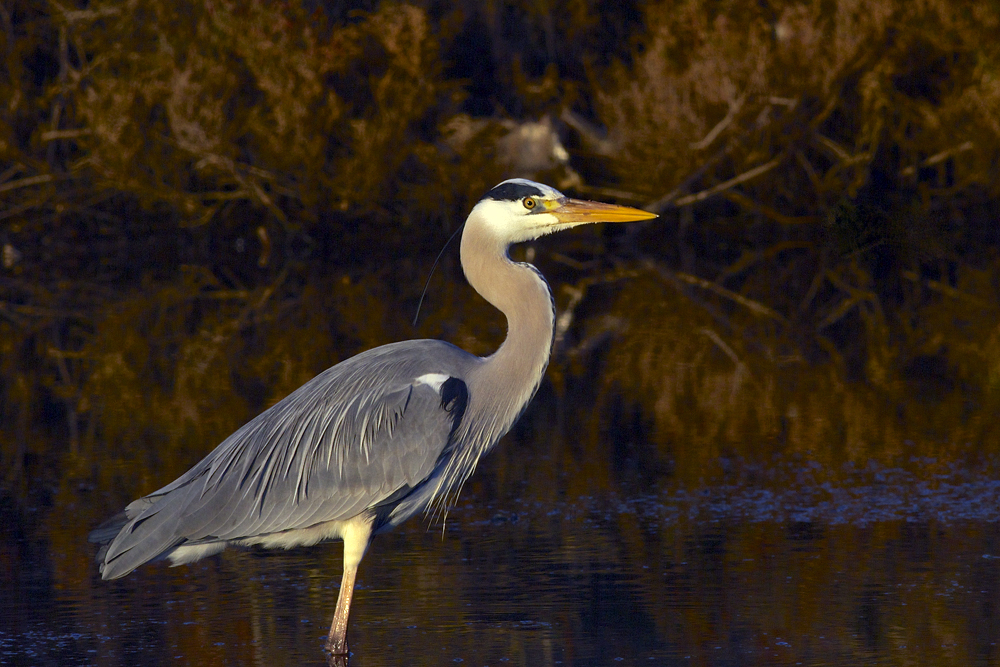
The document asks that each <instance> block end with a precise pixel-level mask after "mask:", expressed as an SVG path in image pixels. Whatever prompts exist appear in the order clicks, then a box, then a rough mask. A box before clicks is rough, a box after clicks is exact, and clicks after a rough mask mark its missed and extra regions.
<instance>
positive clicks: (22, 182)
mask: <svg viewBox="0 0 1000 667" xmlns="http://www.w3.org/2000/svg"><path fill="white" fill-rule="evenodd" d="M52 180H55V176H53V175H52V174H41V175H40V176H29V177H28V178H19V179H18V180H16V181H11V182H10V183H4V184H3V185H0V192H7V191H8V190H17V189H18V188H26V187H29V186H32V185H40V184H42V183H48V182H49V181H52Z"/></svg>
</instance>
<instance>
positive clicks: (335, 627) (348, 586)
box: [326, 563, 358, 655]
mask: <svg viewBox="0 0 1000 667" xmlns="http://www.w3.org/2000/svg"><path fill="white" fill-rule="evenodd" d="M357 574H358V566H357V565H355V566H354V567H347V565H346V563H345V565H344V576H343V578H342V579H341V580H340V595H339V596H338V597H337V611H336V612H335V613H334V615H333V623H332V624H331V625H330V635H329V636H328V637H327V638H326V650H328V651H329V652H330V653H332V654H333V655H347V617H348V615H349V614H350V613H351V598H352V597H354V579H355V577H356V576H357Z"/></svg>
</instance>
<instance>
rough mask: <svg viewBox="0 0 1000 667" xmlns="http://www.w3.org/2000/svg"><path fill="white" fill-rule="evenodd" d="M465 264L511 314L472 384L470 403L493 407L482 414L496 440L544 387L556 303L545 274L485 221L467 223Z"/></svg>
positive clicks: (472, 278)
mask: <svg viewBox="0 0 1000 667" xmlns="http://www.w3.org/2000/svg"><path fill="white" fill-rule="evenodd" d="M471 222H472V221H471V220H470V223H471ZM462 267H463V268H464V269H465V276H466V278H468V280H469V284H471V285H472V287H473V288H474V289H475V290H476V291H477V292H479V294H481V295H482V297H483V298H484V299H486V300H487V301H489V302H490V303H491V304H493V306H495V307H496V308H497V309H498V310H500V312H502V313H503V314H504V316H506V318H507V339H506V340H505V341H504V342H503V344H502V345H501V346H500V349H498V350H497V351H496V352H495V353H493V354H492V355H491V356H489V357H487V358H486V359H484V363H483V364H482V365H481V366H480V367H479V368H477V369H476V371H475V374H474V377H473V378H471V379H472V380H473V383H472V385H471V386H470V394H471V402H472V405H471V406H470V407H472V408H473V409H475V408H476V407H480V408H482V409H485V410H488V411H490V412H491V413H492V414H491V415H489V417H487V415H484V414H483V415H480V417H481V418H484V419H485V421H486V422H489V424H488V425H487V424H486V423H482V422H481V423H480V427H481V428H482V427H485V428H484V430H486V431H494V433H491V434H490V435H491V436H492V437H488V441H490V444H491V445H492V444H494V443H495V441H496V439H498V438H499V437H500V436H501V435H503V434H504V433H506V431H507V429H509V428H510V426H511V425H512V424H513V422H514V420H515V419H517V417H518V415H520V413H521V411H522V410H523V409H524V406H525V405H527V403H528V401H529V400H531V397H532V396H533V395H534V393H535V390H536V389H537V388H538V383H539V382H540V381H541V378H542V374H543V373H544V372H545V367H546V366H547V365H548V362H549V354H550V352H551V350H552V333H553V330H554V326H555V308H554V305H553V302H552V292H551V291H550V290H549V286H548V284H547V283H546V282H545V280H544V279H543V278H542V276H541V274H540V273H538V271H537V270H535V268H534V267H532V266H530V265H528V264H515V263H514V262H511V261H510V259H509V258H508V256H507V244H506V243H504V242H502V241H500V240H498V239H497V238H496V235H495V234H493V233H492V231H491V230H490V229H489V228H488V227H487V226H485V225H476V224H468V225H467V226H466V228H465V231H464V233H463V235H462ZM477 421H478V420H477ZM496 431H499V432H496Z"/></svg>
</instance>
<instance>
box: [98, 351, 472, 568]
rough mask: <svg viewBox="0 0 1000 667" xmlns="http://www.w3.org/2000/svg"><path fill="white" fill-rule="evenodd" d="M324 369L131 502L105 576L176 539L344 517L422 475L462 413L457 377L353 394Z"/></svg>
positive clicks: (352, 385) (372, 385)
mask: <svg viewBox="0 0 1000 667" xmlns="http://www.w3.org/2000/svg"><path fill="white" fill-rule="evenodd" d="M335 369H336V367H335ZM335 369H331V370H335ZM329 373H330V372H329V371H328V372H327V373H326V374H323V375H320V376H318V377H317V378H314V379H313V380H312V381H311V382H309V383H307V384H306V385H304V386H303V387H302V388H300V389H299V390H298V391H296V392H295V393H293V394H292V395H290V396H289V397H287V398H286V399H285V400H283V401H281V402H280V403H278V404H277V405H275V406H274V407H272V408H271V409H270V410H268V411H266V412H264V413H263V414H261V415H260V416H258V417H257V418H256V419H254V420H252V421H250V422H249V423H247V424H246V425H245V426H244V427H243V428H241V429H240V430H238V431H236V432H235V433H234V434H233V435H231V436H230V437H229V438H227V439H226V440H225V441H224V442H223V443H222V444H221V445H219V447H217V448H216V449H215V451H213V452H212V453H211V454H210V455H209V456H208V457H206V458H205V459H204V460H202V461H201V462H200V463H199V464H197V465H196V466H195V467H194V468H192V469H191V470H190V471H188V473H186V474H185V475H183V476H182V477H180V478H179V479H177V480H176V481H175V482H173V483H172V484H169V485H167V486H165V487H164V488H162V489H160V490H159V491H157V492H155V493H153V494H151V495H149V496H146V497H145V498H141V499H139V500H137V501H135V502H134V503H132V504H131V505H129V507H128V508H126V517H125V518H126V519H127V520H128V523H127V524H125V525H124V527H123V528H122V530H121V531H120V532H119V533H118V534H117V536H116V537H115V538H114V540H113V541H112V542H111V543H110V545H109V546H108V548H107V551H106V552H105V553H104V554H103V560H104V565H103V567H102V573H103V575H104V578H105V579H112V578H115V577H119V576H124V575H125V574H128V573H129V572H131V571H132V570H133V569H135V568H136V567H138V566H139V565H141V564H142V563H144V562H147V561H149V560H153V559H156V558H157V557H161V556H163V555H166V554H167V553H168V552H169V551H170V550H172V549H173V548H175V547H177V546H180V545H184V544H204V543H209V542H224V541H228V540H239V539H246V538H250V537H255V536H260V535H266V534H270V533H275V532H281V531H287V530H295V529H301V528H307V527H310V526H314V525H316V524H319V523H322V522H325V521H335V520H344V519H349V518H352V517H355V516H357V515H359V514H361V513H362V512H364V511H365V510H367V509H370V508H373V507H376V506H378V505H380V504H383V503H387V502H393V501H398V500H399V499H401V498H403V497H405V496H406V495H407V493H408V492H409V491H410V490H412V489H413V488H415V487H418V486H419V485H420V484H421V483H422V482H424V481H425V480H426V479H428V478H429V477H430V476H431V475H432V474H433V473H434V471H435V468H436V466H437V463H438V460H439V458H441V457H442V455H443V454H445V453H446V451H447V450H448V448H449V446H450V442H451V435H452V433H453V432H454V429H455V426H456V425H457V423H458V421H460V420H461V417H462V413H463V412H464V408H465V405H466V403H467V400H468V393H467V390H466V387H465V384H464V382H462V381H461V380H459V379H458V378H453V377H449V376H446V375H443V374H442V375H435V376H433V377H434V378H437V379H438V381H437V382H432V383H430V384H428V383H426V382H421V381H419V380H416V379H413V380H409V381H405V382H404V381H398V380H397V381H395V382H387V383H381V382H377V381H376V382H365V383H364V384H368V387H366V388H363V387H359V386H357V385H358V383H357V382H351V381H350V378H347V379H346V381H345V378H343V377H341V374H334V375H333V376H330V377H327V376H328V374H329ZM410 377H411V378H412V377H413V376H412V375H411V376H410ZM100 530H101V529H98V531H100ZM98 531H95V534H96V533H97V532H98ZM105 532H108V531H107V530H105Z"/></svg>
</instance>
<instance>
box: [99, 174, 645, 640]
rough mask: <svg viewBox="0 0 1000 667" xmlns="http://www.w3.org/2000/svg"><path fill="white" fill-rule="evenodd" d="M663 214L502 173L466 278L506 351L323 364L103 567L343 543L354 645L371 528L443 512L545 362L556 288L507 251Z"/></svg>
mask: <svg viewBox="0 0 1000 667" xmlns="http://www.w3.org/2000/svg"><path fill="white" fill-rule="evenodd" d="M655 217H656V215H655V214H653V213H648V212H646V211H642V210H639V209H634V208H629V207H626V206H617V205H613V204H602V203H597V202H588V201H582V200H577V199H570V198H568V197H566V196H564V195H563V194H562V193H561V192H559V191H558V190H555V189H553V188H551V187H549V186H547V185H542V184H540V183H535V182H532V181H529V180H525V179H512V180H508V181H504V182H503V183H500V184H499V185H497V186H496V187H494V188H493V189H492V190H490V191H489V192H487V193H486V195H485V196H484V197H483V198H482V200H480V201H479V203H477V204H476V206H475V207H474V208H473V209H472V212H471V213H470V214H469V217H468V220H467V221H466V223H465V229H464V231H463V232H462V243H461V261H462V268H463V270H464V271H465V275H466V278H467V279H468V281H469V283H470V284H471V285H472V287H473V288H474V289H475V290H476V291H477V292H479V294H480V295H482V297H483V298H485V299H486V300H487V301H488V302H489V303H491V304H492V305H493V306H495V307H496V308H497V309H499V310H500V311H501V312H503V314H504V315H505V316H506V318H507V338H506V340H505V341H504V342H503V344H502V345H501V346H500V348H499V349H498V350H497V351H496V352H494V353H493V354H492V355H490V356H488V357H485V358H483V357H478V356H475V355H472V354H469V353H468V352H465V351H463V350H461V349H459V348H458V347H455V346H454V345H451V344H449V343H446V342H443V341H439V340H410V341H404V342H400V343H393V344H390V345H384V346H382V347H378V348H375V349H372V350H368V351H367V352H362V353H361V354H358V355H357V356H355V357H352V358H350V359H347V360H346V361H343V362H341V363H339V364H337V365H336V366H334V367H332V368H330V369H328V370H326V371H324V372H323V373H320V374H319V375H317V376H316V377H315V378H313V379H312V380H310V381H309V382H307V383H306V384H304V385H303V386H302V387H300V388H299V389H298V390H296V391H295V392H293V393H292V394H290V395H289V396H287V397H286V398H285V399H283V400H282V401H280V402H278V403H276V404H275V405H274V406H272V407H271V408H269V409H268V410H266V411H265V412H263V413H261V414H260V415H258V416H257V417H256V418H254V419H252V420H251V421H250V422H248V423H247V424H245V425H244V426H243V427H242V428H240V429H239V430H237V431H236V432H235V433H233V434H232V435H231V436H229V437H228V438H226V440H224V441H223V442H222V443H221V444H220V445H219V446H218V447H216V448H215V449H214V450H213V451H212V452H211V453H210V454H209V455H208V456H206V457H205V458H204V459H202V460H201V461H200V462H199V463H198V464H196V465H195V466H194V467H193V468H191V469H190V470H189V471H188V472H186V473H184V474H183V475H181V476H180V477H179V478H178V479H177V480H175V481H173V482H171V483H170V484H168V485H166V486H164V487H163V488H162V489H160V490H159V491H155V492H153V493H151V494H149V495H148V496H145V497H143V498H139V499H138V500H136V501H134V502H132V503H131V504H129V505H128V506H127V507H126V508H125V510H124V511H123V512H121V513H120V514H118V515H117V516H115V517H113V518H112V519H110V520H109V521H108V522H106V523H105V524H103V525H102V526H100V527H99V528H97V529H96V530H94V531H93V532H92V533H91V534H90V541H91V542H97V543H100V544H101V545H102V546H101V548H100V550H99V552H98V555H97V560H98V563H99V564H100V571H101V575H102V577H103V578H104V579H117V578H119V577H123V576H125V575H127V574H129V573H130V572H132V571H133V570H135V569H136V568H137V567H139V566H140V565H142V564H143V563H147V562H150V561H156V560H163V559H169V560H170V561H171V562H172V564H174V565H180V564H183V563H190V562H193V561H196V560H199V559H201V558H204V557H206V556H209V555H211V554H215V553H218V552H220V551H222V550H223V549H225V548H226V547H227V546H230V545H233V546H250V545H260V546H262V547H268V548H277V547H280V548H285V549H290V548H292V547H297V546H303V545H312V544H316V543H317V542H321V541H324V540H331V539H340V540H342V541H343V543H344V571H343V579H342V581H341V586H340V593H339V596H338V599H337V606H336V610H335V613H334V617H333V623H332V624H331V627H330V634H329V636H328V638H327V644H326V646H327V649H328V650H329V651H330V652H331V654H333V655H342V654H346V653H347V618H348V614H349V612H350V606H351V597H352V595H353V591H354V580H355V576H356V575H357V571H358V565H359V563H360V562H361V559H362V557H363V556H364V555H365V551H366V550H367V549H368V546H369V544H370V542H371V540H372V537H373V536H374V535H375V534H377V533H381V532H384V531H387V530H389V529H391V528H393V527H394V526H397V525H399V524H400V523H402V522H403V521H405V520H406V519H408V518H410V517H411V516H413V515H414V514H417V513H419V512H433V511H435V510H441V509H446V508H447V505H448V503H449V502H450V501H452V500H453V499H454V497H455V495H457V493H458V492H459V491H460V490H461V487H462V485H463V484H464V483H465V481H466V480H467V479H468V478H469V476H470V475H471V474H472V473H473V471H474V470H475V468H476V464H477V463H478V461H479V459H480V458H481V457H482V456H483V455H484V454H486V453H487V452H488V451H489V450H490V449H491V448H493V447H494V446H495V445H496V443H497V441H498V440H499V439H500V438H501V437H502V436H503V435H504V434H505V433H507V431H508V430H509V429H510V428H511V426H512V425H513V424H514V422H515V421H516V420H517V418H518V417H519V416H520V415H521V413H522V412H523V411H524V409H525V407H526V406H527V404H528V402H529V401H530V400H531V398H532V396H534V394H535V391H536V390H537V389H538V385H539V383H540V382H541V379H542V375H543V373H544V372H545V368H546V366H547V365H548V362H549V354H550V352H551V348H552V340H553V331H554V323H555V303H554V300H553V298H552V292H551V290H550V289H549V286H548V283H547V282H546V281H545V279H544V278H543V277H542V275H541V273H540V272H539V271H538V270H537V269H536V268H535V267H534V266H532V265H531V264H527V263H520V262H514V261H512V260H511V259H510V257H509V256H508V248H509V246H510V245H511V244H513V243H519V242H523V241H529V240H532V239H535V238H538V237H540V236H543V235H545V234H551V233H553V232H558V231H561V230H564V229H570V228H572V227H577V226H579V225H585V224H588V223H595V222H628V221H633V220H646V219H649V218H655Z"/></svg>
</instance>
